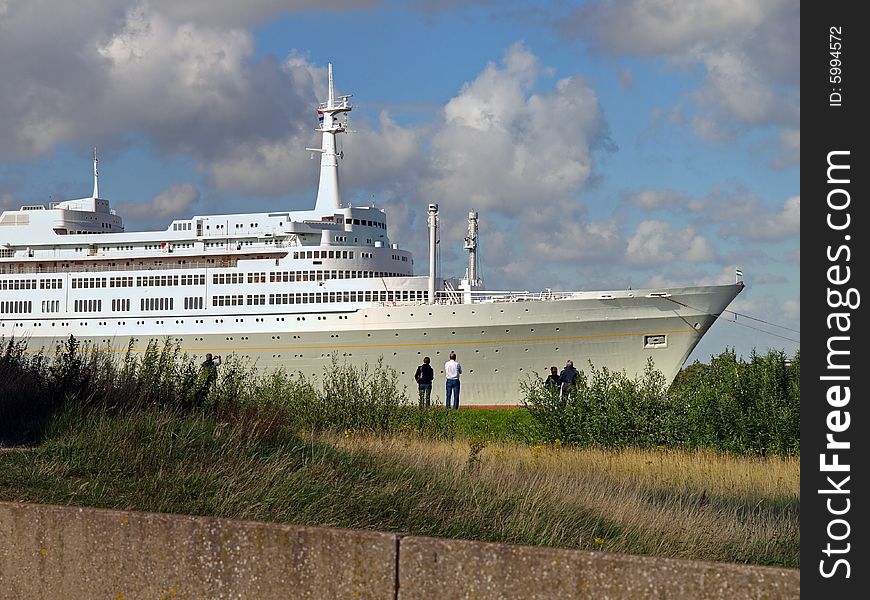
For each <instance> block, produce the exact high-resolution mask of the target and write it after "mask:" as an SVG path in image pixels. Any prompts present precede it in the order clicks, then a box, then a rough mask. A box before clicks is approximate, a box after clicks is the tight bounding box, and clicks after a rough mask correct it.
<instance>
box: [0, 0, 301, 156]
mask: <svg viewBox="0 0 870 600" xmlns="http://www.w3.org/2000/svg"><path fill="white" fill-rule="evenodd" d="M161 8H165V7H164V6H162V4H161V6H157V7H155V6H154V5H153V4H147V3H144V4H138V5H137V4H133V3H131V2H125V1H123V0H114V1H113V0H103V1H97V0H84V1H83V2H81V3H76V4H75V5H72V4H68V3H61V4H57V3H49V2H47V1H45V0H34V1H33V2H27V3H24V2H21V3H16V4H15V5H13V6H12V7H11V8H10V10H9V12H8V15H7V20H6V21H5V23H4V25H5V26H4V30H3V35H0V55H3V56H15V57H16V60H9V61H5V60H4V61H0V136H2V138H3V139H4V140H6V141H7V143H5V144H4V145H3V147H2V148H0V156H3V157H8V158H32V157H34V156H40V155H44V154H46V153H48V152H49V151H50V150H51V149H53V148H54V147H55V146H56V145H57V144H61V143H70V142H76V141H81V140H87V142H90V143H96V144H99V145H107V143H108V142H109V141H112V142H117V141H119V140H123V139H124V138H125V137H127V136H129V135H130V134H131V133H132V134H133V135H140V136H143V137H144V138H145V139H146V140H147V141H149V142H151V143H152V144H154V145H155V146H156V147H157V148H158V149H160V150H162V151H163V152H170V153H171V152H179V153H185V154H188V155H191V156H192V157H194V159H196V160H200V161H203V162H204V163H207V162H208V161H209V160H211V159H213V158H219V157H223V156H226V155H227V154H229V153H231V152H232V151H233V150H234V149H235V147H236V146H237V145H238V144H240V143H243V142H245V141H249V140H251V139H257V138H259V139H263V140H272V141H274V140H276V139H280V138H282V137H286V136H287V135H289V134H290V133H292V132H293V130H294V125H293V123H298V122H299V121H300V119H297V118H294V117H296V116H300V115H301V114H302V112H303V111H305V110H306V109H308V108H309V107H310V105H311V102H312V100H313V98H314V94H313V91H312V89H311V87H310V85H309V86H307V87H306V86H298V85H295V84H297V83H299V82H298V81H297V80H295V79H294V78H293V73H289V72H288V71H287V70H286V69H285V66H284V65H282V64H281V63H279V62H278V61H277V60H275V58H274V57H270V56H265V57H262V58H256V57H254V54H253V52H254V45H253V38H252V36H251V34H250V33H249V32H248V31H246V30H243V29H240V28H233V27H220V26H216V25H213V24H209V23H206V24H202V22H196V21H182V22H179V21H177V20H174V19H173V18H170V17H167V16H166V14H164V13H162V12H160V10H161ZM176 18H177V17H176ZM57 32H63V33H62V34H61V35H58V33H57Z"/></svg>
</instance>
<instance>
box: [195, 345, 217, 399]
mask: <svg viewBox="0 0 870 600" xmlns="http://www.w3.org/2000/svg"><path fill="white" fill-rule="evenodd" d="M220 364H221V357H220V356H214V357H212V355H211V352H208V353H206V355H205V360H204V361H202V369H200V372H199V375H198V376H197V378H196V389H195V390H194V392H193V396H192V397H191V402H192V405H191V406H202V405H203V404H204V403H205V399H206V397H208V393H209V390H210V389H211V387H212V384H214V382H215V380H216V379H217V368H218V366H220Z"/></svg>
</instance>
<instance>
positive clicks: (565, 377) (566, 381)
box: [559, 360, 580, 397]
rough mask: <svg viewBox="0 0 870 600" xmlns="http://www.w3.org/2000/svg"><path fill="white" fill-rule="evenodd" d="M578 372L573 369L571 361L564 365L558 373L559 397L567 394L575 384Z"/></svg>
mask: <svg viewBox="0 0 870 600" xmlns="http://www.w3.org/2000/svg"><path fill="white" fill-rule="evenodd" d="M579 375H580V372H579V371H577V369H575V368H574V363H573V361H570V360H569V361H568V362H567V363H565V368H564V369H562V372H561V373H559V397H562V396H564V395H565V394H567V393H568V388H569V387H571V386H572V385H574V384H575V383H576V382H577V377H578V376H579Z"/></svg>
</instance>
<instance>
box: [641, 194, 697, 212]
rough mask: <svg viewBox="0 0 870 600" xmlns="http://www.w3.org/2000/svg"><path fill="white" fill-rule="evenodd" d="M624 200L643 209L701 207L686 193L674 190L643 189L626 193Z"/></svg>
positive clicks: (692, 208) (693, 209) (695, 208)
mask: <svg viewBox="0 0 870 600" xmlns="http://www.w3.org/2000/svg"><path fill="white" fill-rule="evenodd" d="M624 200H625V201H626V202H627V203H628V204H630V205H632V206H635V207H637V208H641V209H643V210H647V211H651V210H690V211H697V210H699V209H700V208H701V206H700V205H699V203H698V202H697V201H695V200H693V199H692V198H689V197H688V196H686V195H685V194H682V193H680V192H676V191H674V190H643V191H641V192H636V193H632V194H626V195H625V197H624Z"/></svg>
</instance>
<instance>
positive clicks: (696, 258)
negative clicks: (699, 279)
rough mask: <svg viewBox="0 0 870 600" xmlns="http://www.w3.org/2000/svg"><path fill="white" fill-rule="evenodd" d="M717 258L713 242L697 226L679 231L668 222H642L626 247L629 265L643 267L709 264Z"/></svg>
mask: <svg viewBox="0 0 870 600" xmlns="http://www.w3.org/2000/svg"><path fill="white" fill-rule="evenodd" d="M714 257H715V253H714V251H713V247H712V245H711V244H710V242H709V241H708V240H707V238H705V237H704V236H703V235H702V234H700V233H699V232H697V231H696V230H695V229H694V228H693V227H687V228H685V229H676V228H675V227H674V226H673V225H671V224H670V223H666V222H664V221H654V220H648V221H642V222H641V223H640V224H638V226H637V228H636V229H635V232H634V235H632V236H631V238H629V240H628V247H627V248H626V260H627V262H628V263H629V264H631V265H633V266H639V267H645V266H657V265H667V264H668V263H671V262H675V261H679V262H706V261H709V260H713V258H714Z"/></svg>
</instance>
